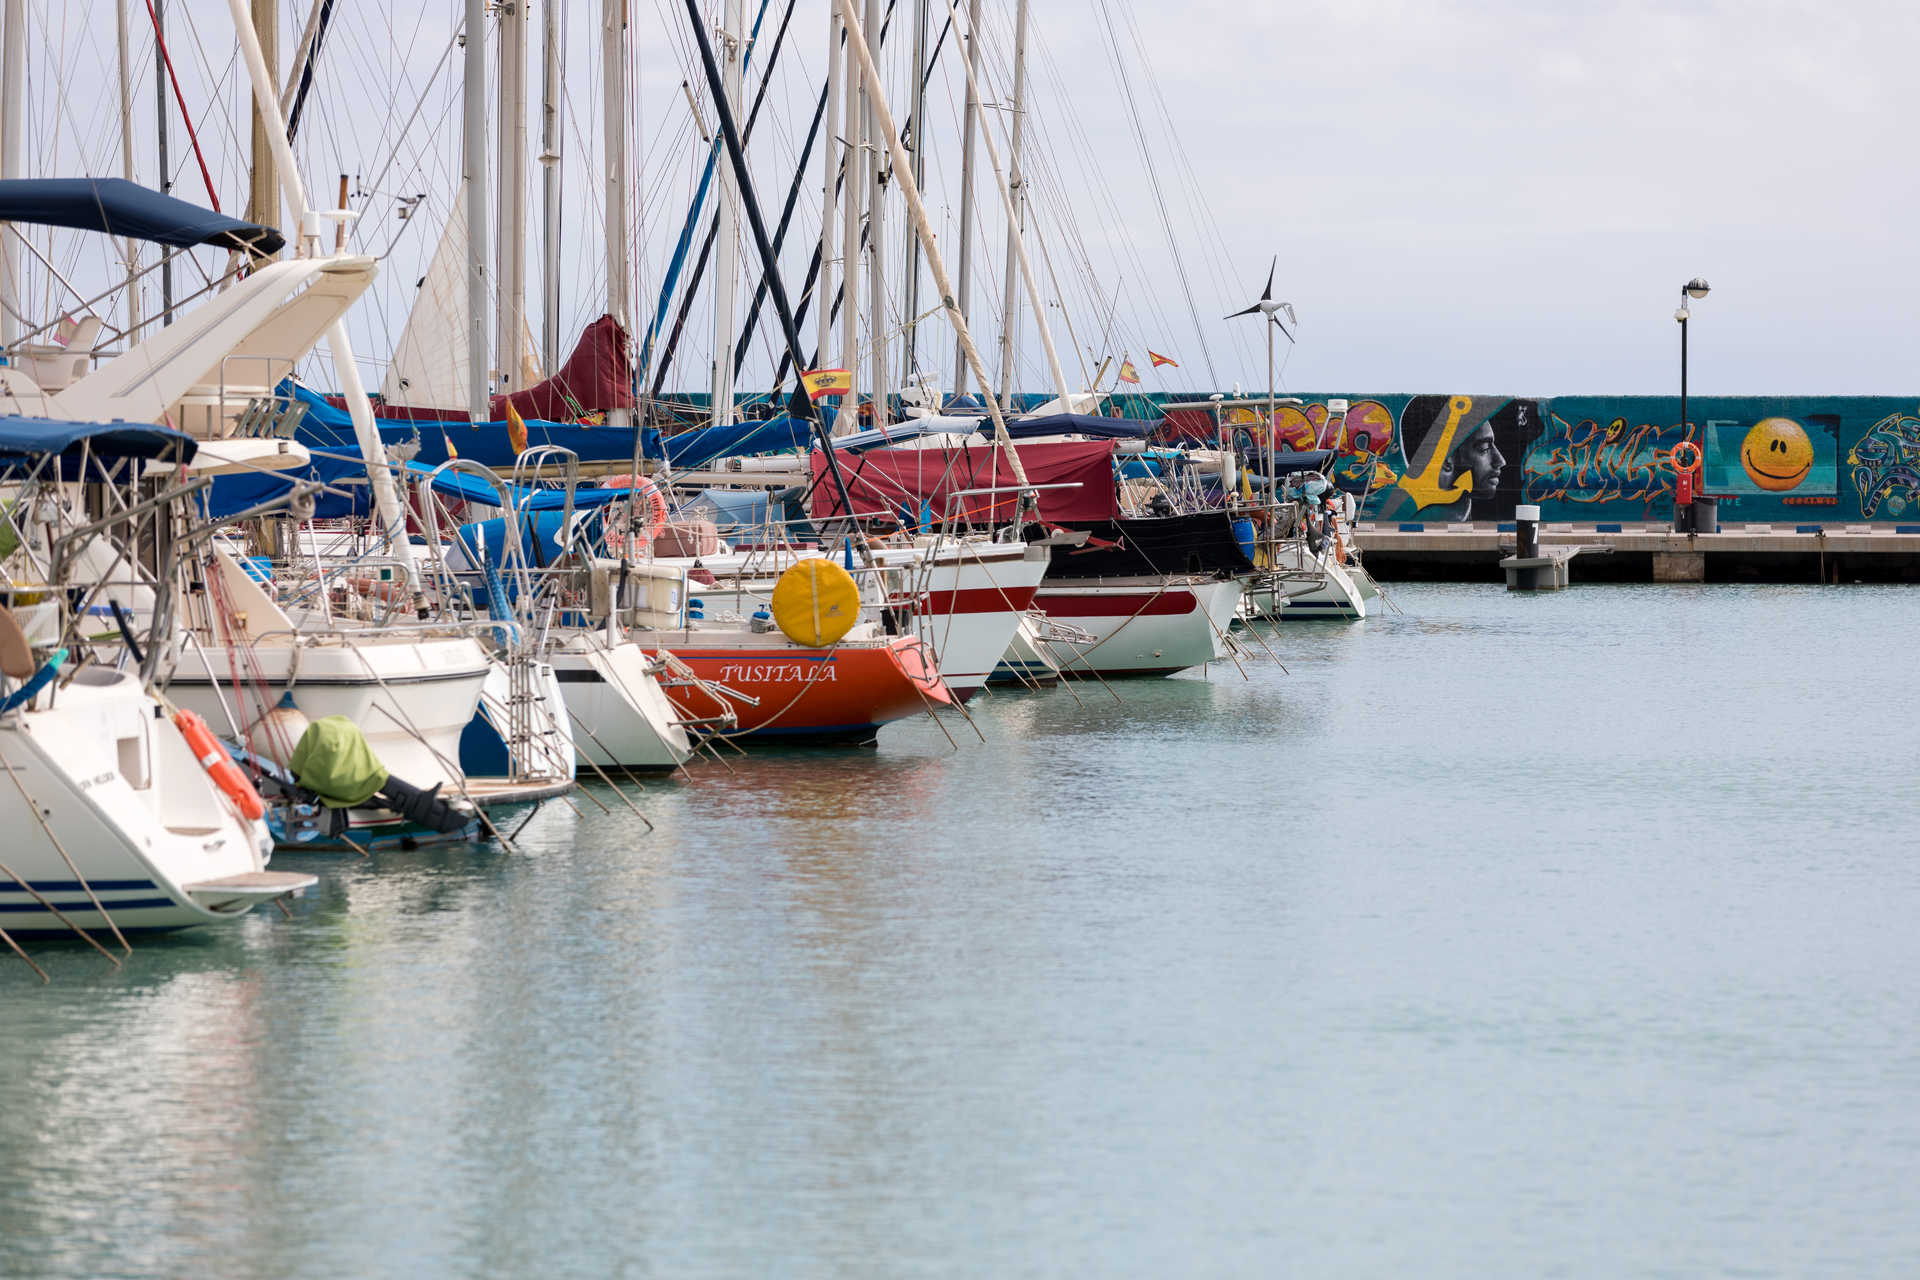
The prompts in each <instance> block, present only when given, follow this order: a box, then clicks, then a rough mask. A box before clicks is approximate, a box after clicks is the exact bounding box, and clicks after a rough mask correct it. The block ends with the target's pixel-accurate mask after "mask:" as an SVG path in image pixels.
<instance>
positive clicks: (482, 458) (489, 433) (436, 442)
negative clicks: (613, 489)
mask: <svg viewBox="0 0 1920 1280" xmlns="http://www.w3.org/2000/svg"><path fill="white" fill-rule="evenodd" d="M280 394H282V395H291V396H292V397H293V398H294V399H295V400H298V401H299V402H300V403H301V404H304V405H306V406H307V414H306V417H305V418H304V419H303V420H302V421H301V423H300V428H299V430H298V431H297V432H296V433H295V435H296V438H297V439H298V440H299V441H300V443H302V444H304V445H306V446H307V447H309V448H313V449H326V450H328V451H330V452H339V451H341V450H343V449H348V448H353V447H355V446H356V445H357V444H358V442H359V438H358V437H357V436H355V435H354V432H353V417H352V415H350V414H349V413H348V412H347V411H346V410H345V409H342V408H341V407H340V406H338V405H335V404H329V403H327V400H326V398H325V397H323V396H322V395H320V394H319V393H318V392H316V391H314V390H313V389H312V388H310V387H303V386H300V385H299V384H298V383H294V384H290V385H289V384H282V386H281V388H280ZM373 422H374V426H375V427H377V428H378V429H379V431H380V441H381V443H382V444H384V445H386V446H387V447H388V448H389V449H391V448H392V447H393V446H395V445H397V444H406V443H409V442H411V441H415V440H417V441H418V442H419V444H420V450H419V452H418V453H416V454H414V460H415V461H416V462H424V463H426V464H427V465H429V466H438V465H439V464H440V463H442V462H445V461H446V460H447V456H448V455H447V450H448V446H449V445H451V446H452V448H453V452H454V454H455V455H457V456H459V457H462V458H471V459H472V460H473V461H475V462H482V463H485V464H486V465H487V466H489V467H492V468H493V469H494V470H495V471H501V472H505V471H511V470H512V469H513V461H514V457H515V454H514V448H513V442H512V441H511V440H509V439H508V438H507V424H506V423H505V422H482V423H469V422H427V421H423V422H400V421H396V420H394V419H391V418H375V419H374V420H373ZM634 430H635V428H633V427H608V426H598V427H596V426H590V425H588V424H586V423H579V422H548V421H546V420H545V419H542V418H529V419H527V443H528V444H529V445H542V444H551V445H558V446H559V447H561V448H563V449H569V450H571V451H572V452H573V453H574V455H575V456H576V457H578V458H579V459H580V461H582V462H631V461H632V460H633V433H634ZM658 438H659V432H658V431H656V430H654V429H653V428H652V427H648V428H645V429H644V430H642V431H641V433H640V443H641V451H640V452H641V456H642V457H646V458H657V457H659V456H660V450H659V445H658V443H657V441H658Z"/></svg>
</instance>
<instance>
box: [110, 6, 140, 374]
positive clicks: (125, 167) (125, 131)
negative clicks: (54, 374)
mask: <svg viewBox="0 0 1920 1280" xmlns="http://www.w3.org/2000/svg"><path fill="white" fill-rule="evenodd" d="M127 4H128V0H119V3H118V4H116V5H115V6H114V8H115V10H116V13H115V15H114V16H115V18H116V20H117V24H118V30H117V32H116V34H117V36H118V51H119V60H120V176H121V177H123V178H125V179H126V180H127V181H128V182H132V181H133V28H132V25H131V22H130V19H129V17H128V13H127ZM120 256H121V258H122V260H123V261H124V262H125V264H126V272H127V284H126V290H127V296H126V304H127V334H126V345H127V346H132V345H133V340H134V339H133V332H134V330H136V329H138V328H139V327H140V295H139V290H137V289H136V288H135V287H134V281H135V280H136V279H137V278H138V276H139V275H140V242H139V241H138V240H135V239H134V238H133V237H132V236H128V237H127V238H126V240H125V242H124V243H123V244H122V245H121V249H120Z"/></svg>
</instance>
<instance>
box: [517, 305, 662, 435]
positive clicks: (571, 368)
mask: <svg viewBox="0 0 1920 1280" xmlns="http://www.w3.org/2000/svg"><path fill="white" fill-rule="evenodd" d="M509 402H511V403H512V405H513V408H514V412H516V413H518V414H519V415H520V416H521V417H522V418H544V419H545V420H546V421H548V422H572V421H573V420H575V419H576V418H579V417H580V416H581V415H582V414H588V413H605V412H606V411H607V410H609V409H631V408H633V388H632V386H631V385H630V384H629V383H628V381H627V331H626V330H625V329H624V328H622V327H621V325H620V322H619V321H617V320H615V319H614V318H613V317H612V316H601V317H600V318H599V319H598V320H595V321H594V322H593V323H592V324H590V325H588V326H587V329H586V332H585V333H582V334H581V335H580V341H579V342H578V343H577V344H576V345H575V346H574V348H573V354H572V355H570V356H568V357H567V362H566V363H565V364H563V365H561V366H560V371H559V372H558V373H556V374H554V375H553V376H552V377H551V378H548V379H547V380H546V381H545V382H542V383H539V384H537V385H535V386H531V387H528V388H527V389H526V390H525V391H516V392H514V393H513V394H512V395H510V396H495V397H494V398H493V420H494V421H495V422H498V421H500V420H501V419H502V418H505V417H506V416H507V405H508V403H509Z"/></svg>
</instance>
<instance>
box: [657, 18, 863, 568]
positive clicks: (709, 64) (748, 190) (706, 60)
mask: <svg viewBox="0 0 1920 1280" xmlns="http://www.w3.org/2000/svg"><path fill="white" fill-rule="evenodd" d="M687 17H688V18H690V19H691V20H692V22H693V38H694V41H695V43H697V44H698V45H699V46H700V62H701V66H702V67H703V68H704V69H705V71H706V73H707V87H708V89H709V90H711V91H712V92H713V94H714V99H715V103H716V105H717V106H718V107H719V110H720V134H721V137H722V138H723V139H725V141H726V152H727V159H728V160H729V161H731V162H732V167H733V176H734V179H735V181H736V182H738V183H739V186H740V205H741V209H742V211H743V212H744V213H745V214H746V215H747V226H748V227H749V229H750V230H751V231H752V232H753V243H754V247H755V248H756V249H757V250H759V253H760V268H761V270H762V271H763V272H765V273H766V277H767V289H768V292H770V293H771V294H772V295H773V310H774V314H776V315H778V316H779V317H780V332H781V336H782V337H784V338H785V339H786V343H787V351H788V354H790V355H791V356H792V357H793V359H794V362H795V363H796V364H797V363H798V362H799V361H800V360H802V359H803V358H804V356H803V354H802V352H801V350H800V329H799V326H798V325H797V324H795V323H794V319H793V308H792V306H790V305H789V304H788V302H787V286H786V282H785V281H783V280H781V278H780V260H779V258H778V257H776V256H775V254H774V252H773V244H772V242H771V241H770V240H769V239H768V237H767V224H766V221H765V220H764V219H763V218H761V216H760V203H759V201H758V200H756V199H755V198H754V194H753V185H752V182H751V180H750V179H749V178H748V177H747V155H746V149H745V148H744V147H743V146H742V145H741V143H740V131H739V129H738V128H736V127H735V125H734V123H733V112H732V111H730V110H729V109H728V108H727V97H726V93H725V91H724V86H723V85H722V84H721V80H720V68H719V66H718V65H717V64H716V63H715V62H714V58H713V42H712V41H710V40H708V39H707V30H706V26H705V25H704V22H703V20H702V18H701V16H700V0H687ZM852 24H853V20H852V16H851V15H850V14H849V15H848V26H849V28H851V27H852ZM862 47H863V48H864V46H862ZM789 412H791V413H792V414H793V415H794V416H795V417H797V418H803V419H805V420H806V421H807V423H808V424H809V425H811V426H812V427H813V433H814V437H815V438H816V439H817V440H818V441H819V442H820V449H821V452H822V453H823V454H825V456H826V467H827V473H828V474H829V475H831V476H832V477H833V485H834V488H835V489H836V490H837V491H838V493H839V495H840V504H841V509H842V510H843V511H845V512H846V513H847V516H848V517H849V519H848V522H847V523H848V529H849V532H848V534H847V537H848V540H849V541H851V542H854V543H855V544H856V545H857V546H858V547H859V548H860V554H861V556H862V557H863V558H864V559H865V560H866V562H867V563H868V564H869V565H871V564H872V563H873V557H872V553H871V552H869V551H868V549H867V545H866V542H865V540H864V539H861V538H860V536H859V532H858V531H859V527H860V526H859V525H858V524H857V523H855V522H854V521H853V520H852V518H851V517H852V516H853V497H852V495H851V494H849V493H848V492H847V478H846V476H845V475H844V474H843V473H842V472H841V470H840V458H839V453H838V451H836V450H835V449H834V447H833V441H832V440H831V439H829V438H828V436H827V428H826V424H825V423H824V422H823V421H821V418H820V411H819V409H818V407H817V406H816V405H815V404H814V401H813V397H811V396H809V395H808V394H807V389H806V387H805V386H804V385H802V386H797V387H795V388H794V392H793V400H792V402H791V407H790V410H789Z"/></svg>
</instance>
